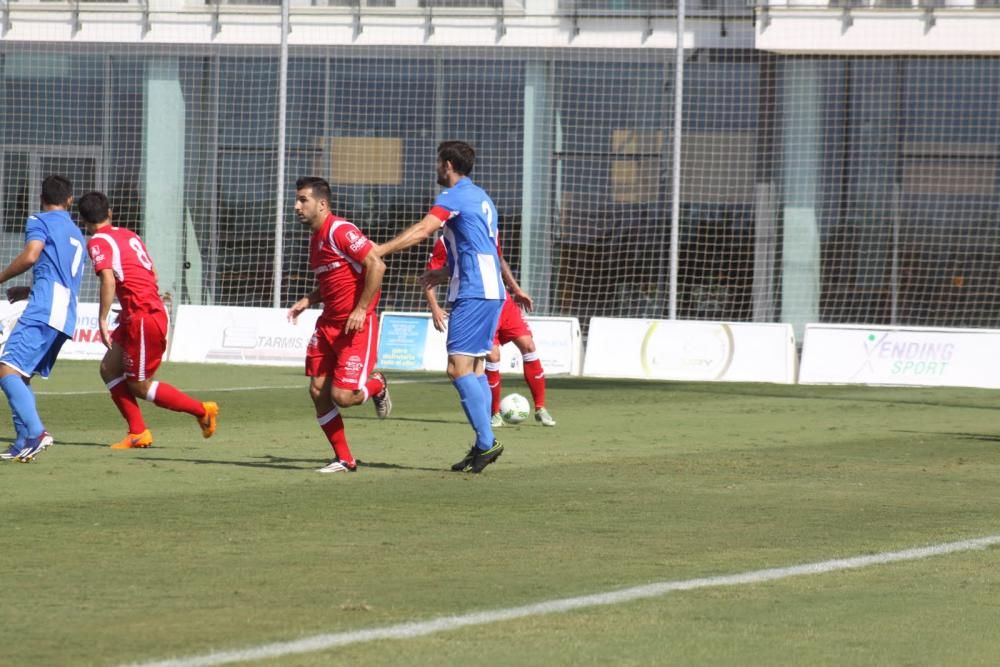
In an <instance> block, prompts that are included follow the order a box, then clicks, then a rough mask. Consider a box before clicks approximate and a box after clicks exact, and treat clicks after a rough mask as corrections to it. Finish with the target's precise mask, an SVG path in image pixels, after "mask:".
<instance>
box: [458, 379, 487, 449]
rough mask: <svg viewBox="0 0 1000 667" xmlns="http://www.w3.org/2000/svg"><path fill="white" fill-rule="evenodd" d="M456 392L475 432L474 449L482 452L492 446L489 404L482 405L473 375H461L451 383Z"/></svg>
mask: <svg viewBox="0 0 1000 667" xmlns="http://www.w3.org/2000/svg"><path fill="white" fill-rule="evenodd" d="M451 383H452V384H453V385H455V389H457V390H458V396H459V398H460V399H461V400H462V409H463V410H465V416H466V418H467V419H468V420H469V423H470V424H472V428H473V430H475V432H476V447H478V448H479V449H482V450H483V451H485V450H487V449H489V448H490V447H492V446H493V429H491V428H490V417H489V411H490V404H489V403H485V404H484V403H483V390H482V389H481V388H480V385H479V379H478V378H477V377H476V375H475V374H474V373H469V374H468V375H463V376H462V377H459V378H456V379H454V380H452V382H451Z"/></svg>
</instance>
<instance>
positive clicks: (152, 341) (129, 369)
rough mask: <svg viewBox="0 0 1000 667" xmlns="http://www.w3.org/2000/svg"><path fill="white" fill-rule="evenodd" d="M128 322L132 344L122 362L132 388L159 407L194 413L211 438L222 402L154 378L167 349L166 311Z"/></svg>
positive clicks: (125, 351)
mask: <svg viewBox="0 0 1000 667" xmlns="http://www.w3.org/2000/svg"><path fill="white" fill-rule="evenodd" d="M127 326H128V327H129V344H128V345H127V346H126V347H125V349H124V351H123V355H122V364H123V366H124V374H125V376H126V377H127V378H128V386H129V389H130V390H131V391H132V393H133V394H135V395H136V396H139V397H142V398H145V399H146V400H147V401H149V402H150V403H153V404H154V405H156V406H157V407H159V408H165V409H167V410H172V411H174V412H184V413H187V414H189V415H191V416H192V417H194V418H195V419H197V420H198V426H200V427H201V435H202V437H204V438H211V437H212V435H213V434H214V433H215V428H216V424H217V421H218V417H219V405H218V404H217V403H216V402H215V401H204V402H202V401H199V400H198V399H196V398H193V397H191V396H189V395H188V394H185V393H184V392H183V391H181V390H179V389H177V387H174V386H173V385H171V384H168V383H166V382H161V381H159V380H155V379H153V376H154V375H155V374H156V371H157V369H158V368H159V367H160V362H161V361H162V360H163V353H164V351H165V350H166V349H167V316H166V313H162V312H160V313H153V314H149V315H137V316H134V317H133V318H131V319H130V321H129V323H128V325H127Z"/></svg>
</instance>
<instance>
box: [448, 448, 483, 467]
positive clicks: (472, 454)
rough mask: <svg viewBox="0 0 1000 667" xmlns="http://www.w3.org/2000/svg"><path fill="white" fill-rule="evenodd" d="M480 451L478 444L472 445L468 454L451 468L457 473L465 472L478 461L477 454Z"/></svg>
mask: <svg viewBox="0 0 1000 667" xmlns="http://www.w3.org/2000/svg"><path fill="white" fill-rule="evenodd" d="M478 451H479V449H478V448H477V447H476V443H472V447H471V448H470V449H469V451H468V452H467V453H466V455H465V456H464V457H462V460H461V461H459V462H458V463H456V464H454V465H452V466H451V469H452V470H454V471H455V472H465V471H466V470H468V469H469V466H471V465H472V462H473V461H475V460H476V452H478Z"/></svg>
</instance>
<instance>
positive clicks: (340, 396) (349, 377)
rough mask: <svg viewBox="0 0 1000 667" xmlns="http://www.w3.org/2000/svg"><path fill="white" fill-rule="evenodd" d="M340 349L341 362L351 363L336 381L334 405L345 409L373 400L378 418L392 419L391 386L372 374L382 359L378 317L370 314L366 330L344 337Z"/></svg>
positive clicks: (376, 374) (341, 337)
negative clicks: (379, 357)
mask: <svg viewBox="0 0 1000 667" xmlns="http://www.w3.org/2000/svg"><path fill="white" fill-rule="evenodd" d="M337 349H338V352H337V357H338V359H346V360H347V364H346V365H345V367H344V368H343V369H341V370H340V371H338V374H337V375H336V376H335V378H334V386H333V401H334V403H336V404H337V405H338V406H339V407H341V408H349V407H351V406H353V405H361V404H362V403H365V402H366V401H368V399H369V398H371V399H372V403H373V404H374V405H375V415H376V416H377V417H378V418H379V419H385V418H386V417H388V416H389V413H390V412H392V399H391V398H390V397H389V389H388V385H389V383H388V382H387V381H386V379H385V375H383V374H382V373H380V372H378V371H375V372H374V373H371V374H370V375H369V371H370V369H372V368H374V367H375V363H376V361H377V358H378V318H377V317H375V315H374V314H369V315H368V317H367V319H366V321H365V327H364V328H363V329H362V330H360V331H355V332H353V333H351V334H341V336H340V337H339V338H338V342H337Z"/></svg>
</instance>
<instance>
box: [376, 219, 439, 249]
mask: <svg viewBox="0 0 1000 667" xmlns="http://www.w3.org/2000/svg"><path fill="white" fill-rule="evenodd" d="M439 229H441V221H440V220H438V219H437V218H436V217H434V216H433V215H431V214H430V213H428V214H427V215H425V216H424V219H423V220H421V221H420V222H418V223H417V224H415V225H410V226H409V227H407V228H406V229H404V230H403V231H402V232H400V233H399V234H398V235H397V236H396V238H394V239H392V240H390V241H386V242H385V243H383V244H382V245H378V246H375V251H376V252H377V253H378V254H379V257H385V256H386V255H391V254H392V253H394V252H399V251H400V250H406V249H407V248H409V247H410V246H415V245H417V244H418V243H420V242H421V241H426V240H427V239H429V238H430V237H431V235H432V234H433V233H434V232H436V231H437V230H439Z"/></svg>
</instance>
